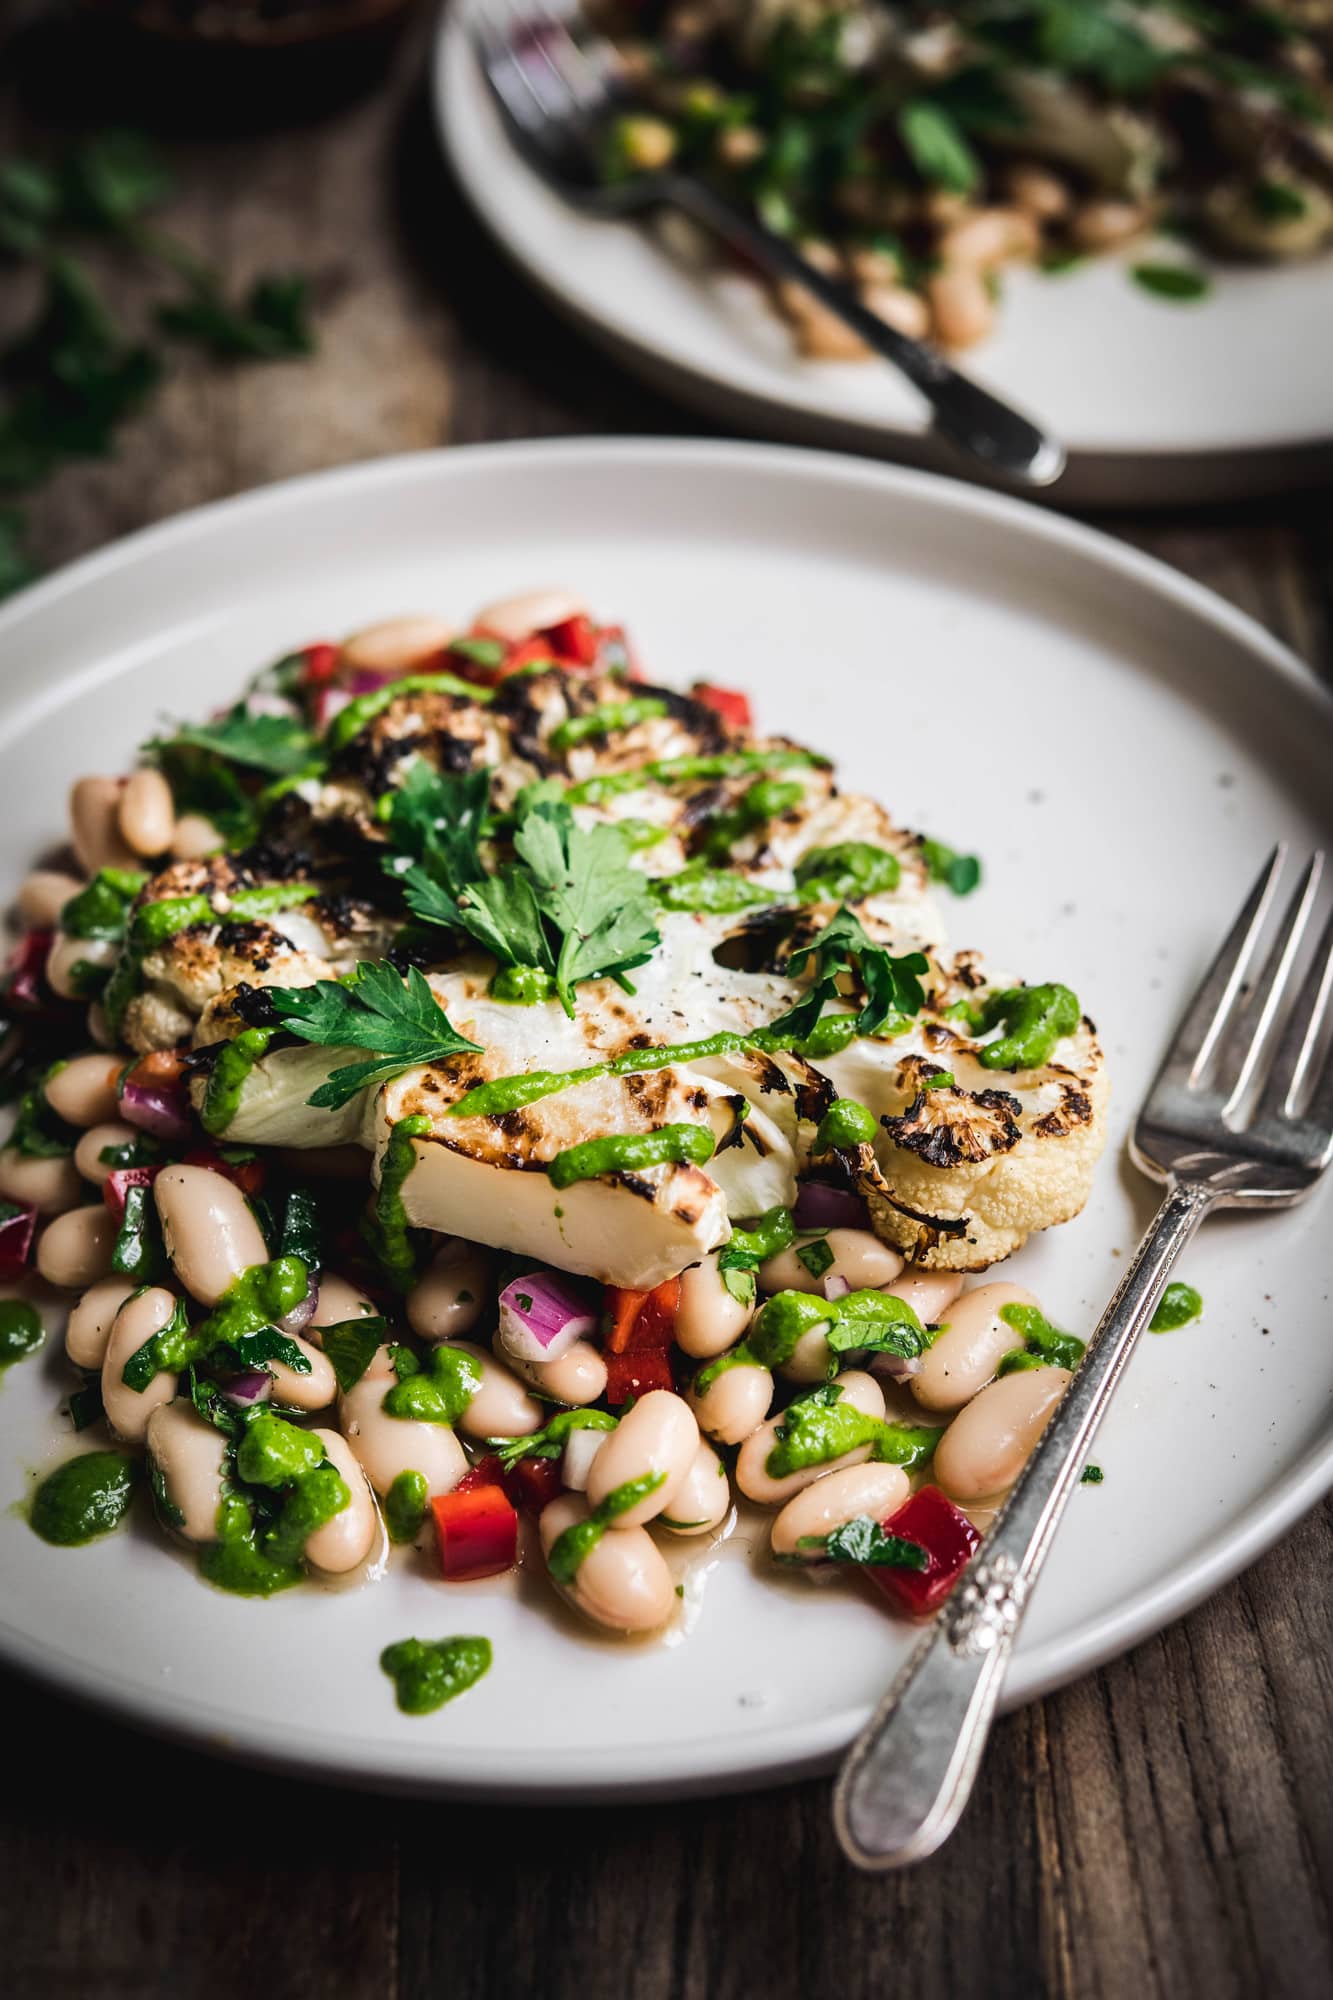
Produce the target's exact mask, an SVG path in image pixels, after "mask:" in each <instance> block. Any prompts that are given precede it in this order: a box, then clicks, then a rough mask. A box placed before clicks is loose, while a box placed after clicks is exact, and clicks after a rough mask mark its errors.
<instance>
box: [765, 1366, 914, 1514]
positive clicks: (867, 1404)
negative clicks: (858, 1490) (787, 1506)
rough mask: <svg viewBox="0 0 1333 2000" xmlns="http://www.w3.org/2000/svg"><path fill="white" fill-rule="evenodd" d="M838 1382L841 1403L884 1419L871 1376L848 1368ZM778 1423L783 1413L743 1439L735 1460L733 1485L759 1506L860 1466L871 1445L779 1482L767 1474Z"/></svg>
mask: <svg viewBox="0 0 1333 2000" xmlns="http://www.w3.org/2000/svg"><path fill="white" fill-rule="evenodd" d="M839 1380H840V1382H841V1385H842V1400H843V1402H844V1403H847V1404H850V1405H851V1407H852V1408H853V1409H857V1410H861V1411H862V1412H863V1413H864V1414H865V1415H866V1416H868V1417H880V1418H882V1417H883V1415H884V1394H883V1391H882V1390H881V1388H880V1386H879V1384H878V1382H876V1380H875V1378H874V1376H873V1375H866V1374H863V1373H862V1372H861V1371H860V1370H859V1369H856V1368H849V1369H848V1371H847V1373H846V1374H845V1375H843V1376H841V1377H840V1378H839ZM781 1422H782V1413H781V1412H779V1413H778V1415H777V1416H776V1417H770V1418H769V1419H768V1421H767V1423H763V1424H761V1425H760V1426H759V1428H758V1430H757V1431H754V1432H752V1433H751V1435H750V1436H749V1437H748V1438H746V1440H745V1442H744V1444H743V1445H742V1446H741V1449H740V1455H739V1457H738V1458H737V1460H736V1484H737V1485H738V1486H739V1487H740V1489H741V1492H742V1493H743V1494H744V1495H745V1497H746V1499H747V1500H757V1501H759V1503H760V1504H761V1505H762V1506H765V1507H780V1506H781V1505H782V1503H783V1502H784V1501H786V1500H790V1499H791V1496H792V1494H793V1493H799V1492H800V1491H801V1489H802V1487H805V1486H813V1485H814V1483H815V1481H816V1480H817V1479H822V1478H824V1477H825V1476H826V1475H827V1474H828V1473H829V1472H831V1471H833V1470H834V1469H835V1468H837V1467H841V1466H844V1465H860V1464H861V1463H862V1461H863V1460H864V1459H866V1458H867V1457H868V1456H869V1453H870V1446H869V1445H868V1444H862V1445H858V1446H857V1447H856V1449H855V1450H854V1451H845V1452H842V1453H841V1454H840V1455H839V1456H838V1457H837V1458H830V1459H827V1460H825V1462H824V1463H823V1464H821V1465H807V1466H805V1467H803V1468H802V1470H801V1471H800V1472H789V1473H785V1474H784V1475H783V1477H782V1478H781V1479H775V1478H774V1477H773V1476H772V1474H771V1473H770V1472H769V1471H768V1469H767V1464H766V1461H767V1458H768V1454H769V1453H770V1452H771V1451H772V1449H773V1446H774V1443H775V1441H776V1440H775V1433H776V1431H777V1428H778V1425H779V1424H780V1423H781Z"/></svg>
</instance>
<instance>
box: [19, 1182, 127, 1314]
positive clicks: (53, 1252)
mask: <svg viewBox="0 0 1333 2000" xmlns="http://www.w3.org/2000/svg"><path fill="white" fill-rule="evenodd" d="M118 1234H119V1230H118V1228H117V1224H116V1219H115V1217H114V1216H113V1215H112V1213H111V1211H110V1210H109V1209H108V1208H107V1207H106V1206H105V1205H104V1203H102V1202H100V1201H99V1202H98V1203H97V1205H96V1207H94V1208H70V1209H66V1211H65V1213H64V1214H63V1215H58V1216H56V1218H55V1220H54V1221H53V1222H48V1223H47V1225H46V1228H45V1229H44V1230H43V1231H42V1235H41V1238H40V1240H39V1242H38V1245H37V1269H38V1271H39V1273H40V1274H41V1276H42V1277H43V1278H45V1279H46V1282H47V1284H48V1285H58V1286H59V1287H60V1289H61V1290H62V1291H68V1292H81V1291H82V1290H83V1289H84V1287H85V1286H86V1285H92V1284H95V1283H96V1282H97V1280H98V1279H99V1278H104V1277H106V1275H107V1273H108V1272H109V1271H110V1269H111V1252H112V1251H113V1250H114V1249H115V1247H116V1237H117V1235H118Z"/></svg>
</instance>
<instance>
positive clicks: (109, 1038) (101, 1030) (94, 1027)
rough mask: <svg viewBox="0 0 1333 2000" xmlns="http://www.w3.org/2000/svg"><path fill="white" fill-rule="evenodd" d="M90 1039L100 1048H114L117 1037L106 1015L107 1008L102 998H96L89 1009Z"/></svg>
mask: <svg viewBox="0 0 1333 2000" xmlns="http://www.w3.org/2000/svg"><path fill="white" fill-rule="evenodd" d="M87 1020H88V1040H89V1041H90V1042H96V1044H97V1046H98V1048H99V1049H114V1048H115V1046H116V1038H115V1036H114V1035H113V1034H112V1032H111V1023H110V1022H109V1021H108V1020H107V1017H106V1008H105V1007H104V1006H103V1005H102V1003H101V1001H100V1000H94V1001H93V1003H92V1005H91V1006H90V1007H89V1009H88V1016H87Z"/></svg>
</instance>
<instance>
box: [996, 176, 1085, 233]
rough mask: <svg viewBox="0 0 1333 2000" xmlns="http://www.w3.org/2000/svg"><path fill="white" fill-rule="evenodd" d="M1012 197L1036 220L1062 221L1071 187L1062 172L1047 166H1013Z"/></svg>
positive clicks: (1015, 203)
mask: <svg viewBox="0 0 1333 2000" xmlns="http://www.w3.org/2000/svg"><path fill="white" fill-rule="evenodd" d="M1008 182H1009V199H1010V200H1011V201H1012V202H1013V204H1014V206H1015V208H1021V209H1022V210H1023V213H1024V214H1025V215H1030V216H1031V217H1032V218H1033V220H1034V221H1036V222H1058V221H1059V220H1060V218H1061V216H1062V215H1068V213H1069V206H1070V194H1069V189H1068V187H1067V186H1066V185H1065V183H1064V182H1063V181H1062V180H1061V179H1060V177H1059V175H1058V174H1053V173H1051V172H1050V171H1049V170H1048V169H1047V168H1045V167H1030V166H1022V167H1011V168H1010V170H1009V175H1008Z"/></svg>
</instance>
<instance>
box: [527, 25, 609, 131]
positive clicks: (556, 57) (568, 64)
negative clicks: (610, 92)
mask: <svg viewBox="0 0 1333 2000" xmlns="http://www.w3.org/2000/svg"><path fill="white" fill-rule="evenodd" d="M524 11H525V13H526V15H527V19H528V22H529V25H530V26H531V25H534V24H535V25H538V26H539V27H540V35H539V36H538V37H536V39H537V40H538V41H539V44H540V47H541V50H542V53H543V54H544V55H545V57H546V59H547V61H548V62H549V63H551V64H552V66H553V67H554V68H555V69H557V70H558V71H559V72H560V77H561V80H562V81H563V82H564V84H565V86H566V88H567V89H568V90H569V91H571V92H572V94H573V96H574V98H575V101H576V102H577V103H578V105H579V107H580V109H581V110H583V111H585V112H588V113H590V114H591V113H594V112H597V111H602V110H605V109H606V108H607V76H608V57H609V53H610V45H609V44H608V43H604V42H603V41H602V38H601V37H600V36H598V35H593V36H584V35H578V34H575V32H574V27H573V20H572V18H571V14H570V10H569V9H568V8H565V7H561V6H559V5H554V6H552V5H550V4H548V0H524ZM573 13H574V17H577V18H578V19H579V21H580V25H582V19H581V16H580V15H579V10H578V9H577V8H575V9H574V10H573Z"/></svg>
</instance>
